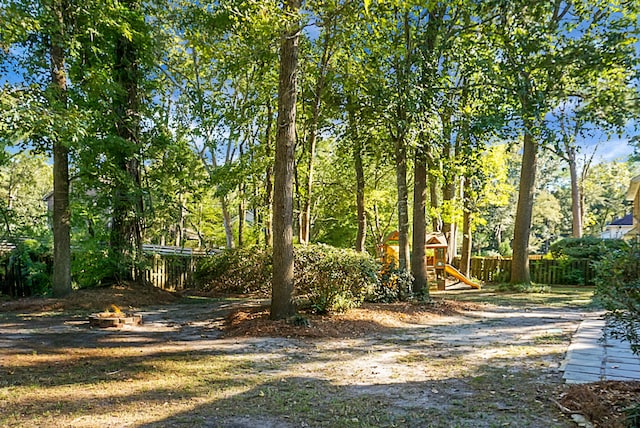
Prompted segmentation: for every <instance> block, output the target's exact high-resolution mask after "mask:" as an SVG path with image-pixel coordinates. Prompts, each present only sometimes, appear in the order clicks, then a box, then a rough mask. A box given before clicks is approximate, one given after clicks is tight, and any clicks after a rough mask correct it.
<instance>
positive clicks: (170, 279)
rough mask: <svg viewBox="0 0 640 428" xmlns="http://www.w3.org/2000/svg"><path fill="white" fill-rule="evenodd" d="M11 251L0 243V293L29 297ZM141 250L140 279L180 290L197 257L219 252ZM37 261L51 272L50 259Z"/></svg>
mask: <svg viewBox="0 0 640 428" xmlns="http://www.w3.org/2000/svg"><path fill="white" fill-rule="evenodd" d="M5 247H6V248H5ZM14 249H15V246H8V245H3V243H2V241H0V294H3V295H6V296H11V297H28V296H30V295H32V294H33V292H34V291H33V290H32V289H31V286H30V277H29V272H26V270H25V269H24V267H23V265H22V261H21V260H20V259H19V258H16V257H11V253H12V251H13V250H14ZM143 250H144V251H145V253H147V255H148V257H149V258H148V264H147V266H146V267H145V269H144V270H143V272H142V279H143V280H144V281H146V282H148V283H150V284H153V285H154V286H156V287H158V288H162V289H165V290H182V289H185V288H187V287H190V286H192V285H194V282H193V274H194V272H195V270H196V265H197V260H198V258H200V257H205V256H207V255H211V254H215V253H217V252H219V251H220V250H209V251H204V250H197V249H190V248H181V247H166V246H157V245H144V246H143ZM37 261H38V262H40V263H44V264H45V265H46V266H47V267H48V270H49V271H51V270H52V269H53V260H52V259H51V258H50V257H46V258H45V259H42V260H37Z"/></svg>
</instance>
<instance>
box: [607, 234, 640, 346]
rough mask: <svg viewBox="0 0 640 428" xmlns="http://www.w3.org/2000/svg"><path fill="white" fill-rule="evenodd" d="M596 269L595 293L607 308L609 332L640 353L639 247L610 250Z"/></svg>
mask: <svg viewBox="0 0 640 428" xmlns="http://www.w3.org/2000/svg"><path fill="white" fill-rule="evenodd" d="M596 272H597V275H596V297H597V298H598V299H599V300H600V302H602V303H603V305H604V307H605V309H607V311H608V312H607V321H608V322H609V326H610V334H611V335H612V336H613V337H616V338H621V339H624V340H627V341H628V342H629V343H630V344H631V349H632V350H633V352H634V353H636V354H638V353H640V247H639V246H638V245H635V246H633V247H631V248H628V249H626V250H622V249H621V250H616V251H612V252H610V253H609V254H607V255H606V256H605V257H603V258H602V260H601V261H599V262H598V263H596Z"/></svg>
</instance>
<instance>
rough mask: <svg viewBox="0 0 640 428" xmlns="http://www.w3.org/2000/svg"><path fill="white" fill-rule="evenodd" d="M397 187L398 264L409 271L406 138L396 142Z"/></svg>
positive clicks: (397, 139)
mask: <svg viewBox="0 0 640 428" xmlns="http://www.w3.org/2000/svg"><path fill="white" fill-rule="evenodd" d="M395 149H396V187H397V189H398V263H399V265H400V266H398V268H399V269H400V270H408V269H409V191H408V188H407V145H406V143H405V141H404V136H403V135H400V136H399V137H398V138H396V140H395Z"/></svg>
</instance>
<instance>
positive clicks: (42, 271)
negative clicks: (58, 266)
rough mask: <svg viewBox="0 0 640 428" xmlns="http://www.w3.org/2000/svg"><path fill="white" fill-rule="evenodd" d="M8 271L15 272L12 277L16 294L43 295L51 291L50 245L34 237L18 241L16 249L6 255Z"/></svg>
mask: <svg viewBox="0 0 640 428" xmlns="http://www.w3.org/2000/svg"><path fill="white" fill-rule="evenodd" d="M8 257H9V260H8V262H9V263H8V265H7V268H8V271H11V272H14V273H15V274H17V276H18V278H14V280H15V281H16V284H17V288H16V289H15V290H14V294H15V295H16V296H19V297H22V296H34V295H38V296H44V295H47V294H49V292H50V291H51V266H52V264H51V263H47V261H48V260H50V259H51V247H50V246H49V245H47V244H44V243H42V242H39V241H37V240H35V239H25V240H24V241H18V242H17V244H16V249H15V250H13V251H12V252H11V253H9V255H8Z"/></svg>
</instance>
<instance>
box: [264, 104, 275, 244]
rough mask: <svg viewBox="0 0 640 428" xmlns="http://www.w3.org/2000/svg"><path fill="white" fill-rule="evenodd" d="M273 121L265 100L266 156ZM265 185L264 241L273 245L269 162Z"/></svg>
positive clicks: (270, 167) (268, 152)
mask: <svg viewBox="0 0 640 428" xmlns="http://www.w3.org/2000/svg"><path fill="white" fill-rule="evenodd" d="M272 123H273V107H271V102H270V101H267V126H266V129H265V136H264V139H265V142H264V144H265V148H266V155H267V157H270V156H271V126H272ZM264 180H265V186H264V193H265V195H264V199H265V203H266V206H267V207H269V211H268V212H267V213H266V214H265V216H264V217H265V220H264V241H265V246H266V247H271V246H272V245H273V210H272V209H271V206H272V205H273V166H272V165H271V164H269V165H268V166H267V171H266V174H265V179H264Z"/></svg>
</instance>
